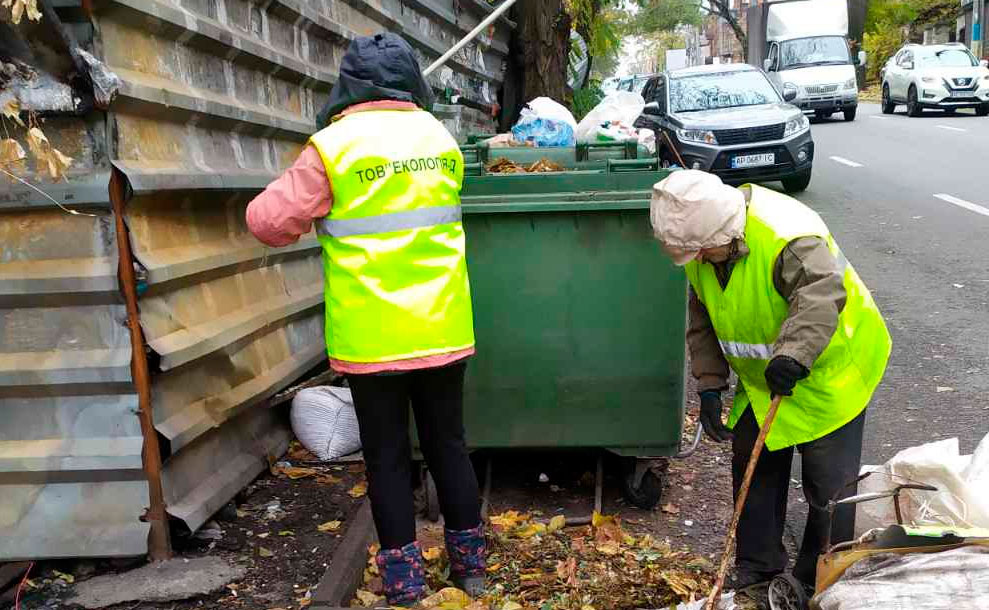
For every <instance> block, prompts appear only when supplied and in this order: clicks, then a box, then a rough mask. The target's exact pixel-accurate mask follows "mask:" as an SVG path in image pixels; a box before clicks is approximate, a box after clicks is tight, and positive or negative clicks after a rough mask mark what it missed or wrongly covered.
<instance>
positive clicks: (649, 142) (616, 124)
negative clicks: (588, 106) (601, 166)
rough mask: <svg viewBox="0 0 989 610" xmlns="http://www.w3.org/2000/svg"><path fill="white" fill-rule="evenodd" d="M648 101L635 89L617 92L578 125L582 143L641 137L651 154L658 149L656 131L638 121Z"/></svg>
mask: <svg viewBox="0 0 989 610" xmlns="http://www.w3.org/2000/svg"><path fill="white" fill-rule="evenodd" d="M645 106H646V103H645V100H644V99H643V98H642V96H641V95H639V94H638V93H632V92H631V91H614V92H612V93H610V94H608V96H607V97H605V98H604V99H603V100H601V103H599V104H598V105H597V106H595V107H594V109H593V110H591V111H590V112H589V113H587V116H585V117H584V118H583V120H581V121H580V123H579V124H578V125H577V141H578V142H622V141H625V140H638V142H639V143H640V144H642V145H643V146H644V147H645V148H646V149H647V150H648V151H649V152H650V153H655V152H656V134H655V133H654V132H653V131H652V130H651V129H636V128H635V121H636V119H638V118H639V115H641V114H642V109H643V108H645Z"/></svg>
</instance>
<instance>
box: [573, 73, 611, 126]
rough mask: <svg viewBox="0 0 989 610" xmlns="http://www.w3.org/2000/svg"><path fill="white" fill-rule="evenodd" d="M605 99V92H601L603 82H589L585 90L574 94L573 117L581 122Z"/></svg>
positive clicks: (579, 90) (578, 90)
mask: <svg viewBox="0 0 989 610" xmlns="http://www.w3.org/2000/svg"><path fill="white" fill-rule="evenodd" d="M603 99H604V92H603V91H601V82H600V81H596V80H591V81H588V83H587V86H586V87H584V88H583V89H577V90H576V91H574V92H573V116H574V118H575V119H577V121H578V122H580V120H581V119H583V118H584V117H585V116H587V113H589V112H590V111H591V110H593V109H594V107H595V106H597V105H598V104H600V103H601V100H603Z"/></svg>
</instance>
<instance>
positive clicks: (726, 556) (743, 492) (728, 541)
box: [704, 396, 783, 610]
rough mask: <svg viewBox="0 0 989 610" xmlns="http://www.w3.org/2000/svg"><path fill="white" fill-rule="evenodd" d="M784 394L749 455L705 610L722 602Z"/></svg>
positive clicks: (772, 407) (771, 408)
mask: <svg viewBox="0 0 989 610" xmlns="http://www.w3.org/2000/svg"><path fill="white" fill-rule="evenodd" d="M782 400H783V397H782V396H777V397H775V398H773V402H772V403H771V404H770V405H769V412H768V413H766V421H765V422H764V423H763V424H762V429H761V430H759V437H758V438H757V439H756V440H755V445H754V446H753V447H752V455H750V456H749V463H748V466H746V467H745V476H744V477H742V487H741V488H740V489H739V490H738V498H736V499H735V513H734V514H733V515H732V516H731V524H730V525H728V535H727V536H726V537H725V550H724V552H722V554H721V565H719V566H718V578H717V579H716V580H715V581H714V588H713V589H711V594H710V595H709V596H708V598H707V603H706V604H705V605H704V610H716V608H717V607H718V604H719V603H720V602H721V590H722V589H723V588H724V586H725V574H727V573H728V563H729V562H730V561H731V555H732V549H733V548H734V547H735V534H736V532H737V530H738V520H739V519H740V518H741V517H742V509H743V508H745V500H746V498H748V497H749V487H751V486H752V475H753V473H755V466H756V464H758V463H759V455H760V454H761V453H762V448H763V447H765V446H766V435H768V434H769V429H770V428H771V427H772V426H773V420H774V419H776V411H778V410H779V408H780V402H781V401H782Z"/></svg>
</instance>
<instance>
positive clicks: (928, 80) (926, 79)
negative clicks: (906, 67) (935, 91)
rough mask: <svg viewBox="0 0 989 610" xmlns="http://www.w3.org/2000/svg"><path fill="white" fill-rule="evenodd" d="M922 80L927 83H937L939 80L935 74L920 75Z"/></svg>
mask: <svg viewBox="0 0 989 610" xmlns="http://www.w3.org/2000/svg"><path fill="white" fill-rule="evenodd" d="M920 80H922V81H924V82H925V83H936V82H937V79H936V78H934V77H933V76H921V77H920Z"/></svg>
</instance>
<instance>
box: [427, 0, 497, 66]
mask: <svg viewBox="0 0 989 610" xmlns="http://www.w3.org/2000/svg"><path fill="white" fill-rule="evenodd" d="M513 4H515V0H505V3H504V4H502V5H501V6H499V7H498V8H497V9H495V11H494V12H493V13H491V14H490V15H488V16H487V17H485V19H484V21H482V22H481V23H479V24H477V27H476V28H474V29H473V30H471V31H470V33H469V34H467V35H466V36H464V37H463V38H462V39H460V42H458V43H457V44H455V45H453V48H451V49H450V50H449V51H447V52H446V53H444V54H443V55H441V56H440V58H439V59H437V60H436V61H434V62H433V63H432V64H430V66H429V67H428V68H426V69H425V70H423V71H422V75H423V76H429V75H430V74H432V73H433V71H435V70H436V68H439V67H440V66H442V65H443V64H445V63H446V62H447V61H449V60H450V58H451V57H453V56H454V54H455V53H456V52H457V51H459V50H460V49H462V48H464V45H466V44H467V43H468V42H470V41H471V40H474V38H475V37H477V35H478V34H480V33H481V32H482V31H483V30H484V28H486V27H488V26H489V25H491V24H492V23H494V20H495V19H497V18H498V17H501V16H502V15H503V14H504V13H505V11H507V10H508V9H510V8H512V5H513Z"/></svg>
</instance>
